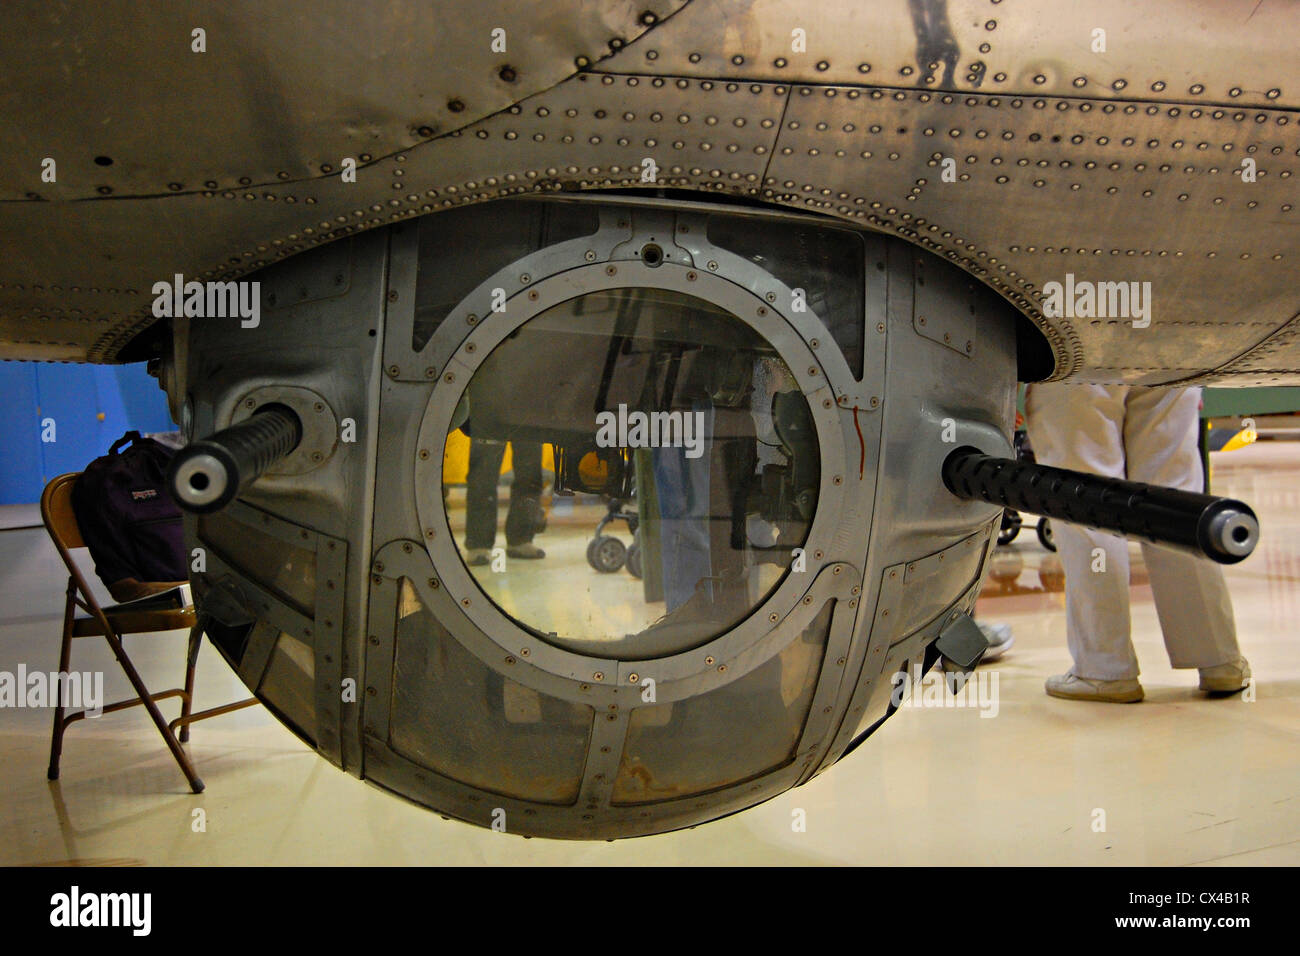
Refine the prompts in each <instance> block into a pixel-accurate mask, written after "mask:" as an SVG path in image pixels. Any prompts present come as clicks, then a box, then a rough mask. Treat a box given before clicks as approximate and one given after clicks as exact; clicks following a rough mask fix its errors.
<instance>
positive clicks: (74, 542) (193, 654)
mask: <svg viewBox="0 0 1300 956" xmlns="http://www.w3.org/2000/svg"><path fill="white" fill-rule="evenodd" d="M79 475H80V472H70V473H69V474H66V475H59V476H58V477H57V478H54V479H51V481H50V483H49V484H47V485H46V486H45V490H44V491H43V492H42V493H41V520H42V521H44V522H45V529H46V530H47V531H49V533H50V538H51V539H52V540H53V541H54V547H55V548H56V549H57V550H58V552H59V557H60V558H62V559H63V563H64V564H65V565H66V566H67V568H68V587H67V599H66V600H65V602H64V605H63V645H62V649H61V651H60V654H59V673H67V672H68V667H69V666H70V663H71V660H70V659H71V656H72V640H73V638H77V637H96V636H102V637H103V638H105V639H106V640H107V641H108V646H109V647H110V648H111V649H112V651H113V656H114V657H116V658H117V661H118V663H119V664H121V665H122V670H123V671H124V672H125V673H126V677H127V680H129V681H130V682H131V686H132V687H133V688H135V692H136V694H137V695H138V696H136V697H132V698H130V699H129V700H123V701H119V702H117V703H115V704H109V705H107V706H105V707H104V709H103V713H105V714H108V713H112V712H113V711H117V710H125V709H126V708H128V707H135V706H137V705H143V706H144V708H145V710H147V711H148V712H149V716H150V718H152V719H153V722H154V724H155V725H156V726H157V727H158V732H159V733H160V734H162V736H163V740H164V742H166V744H167V749H168V750H170V751H171V753H172V756H173V757H175V758H176V762H177V763H178V764H179V765H180V768H181V772H182V773H184V774H185V779H186V780H188V781H189V785H190V789H191V790H193V791H194V792H195V793H202V792H203V781H202V780H200V779H199V776H198V774H196V773H195V772H194V766H193V764H191V763H190V758H189V757H188V756H187V755H186V753H185V751H184V750H182V749H181V743H183V742H185V741H187V740H188V739H189V725H190V724H192V723H194V722H195V721H197V720H204V719H206V718H208V717H216V716H218V715H219V714H226V713H230V712H231V711H234V710H239V709H241V708H244V707H251V706H252V705H254V704H256V703H257V702H258V701H257V699H256V698H249V699H247V700H242V701H237V702H235V703H233V704H226V705H224V706H222V707H214V708H212V709H211V710H205V711H201V712H199V713H197V714H196V713H192V712H191V705H192V703H193V696H194V668H195V665H196V664H197V663H198V656H199V648H200V647H201V645H202V641H203V629H204V624H205V621H204V620H203V617H202V615H197V614H195V611H194V608H193V607H188V608H183V609H167V610H145V611H142V610H131V609H129V608H114V607H109V608H101V607H100V606H99V602H98V601H96V600H95V596H94V595H93V594H92V593H91V590H90V588H89V587H88V586H87V584H86V579H85V578H84V577H83V576H82V574H81V570H80V569H79V568H78V567H77V564H76V562H75V561H74V560H73V558H72V550H73V549H74V548H84V547H85V546H86V544H85V541H84V540H82V537H81V531H80V529H79V528H78V527H77V517H76V514H75V513H74V512H73V510H72V486H73V484H74V483H75V482H76V480H77V478H78V476H79ZM78 608H80V609H81V610H82V611H85V612H86V613H87V614H88V615H90V616H89V617H78V616H77V609H78ZM180 628H189V631H190V637H189V646H188V649H187V653H186V658H185V687H184V689H183V690H182V689H181V688H172V689H171V690H165V691H162V692H160V693H157V694H151V693H149V689H148V688H147V687H145V685H144V681H143V680H141V679H140V675H139V673H138V672H137V671H136V669H135V665H133V664H132V663H131V659H130V658H129V657H128V656H127V653H126V649H125V648H124V647H123V646H122V638H123V636H124V635H126V634H146V633H154V632H159V631H174V630H178V629H180ZM61 683H62V682H58V683H56V688H57V689H56V690H55V701H54V734H53V737H52V739H51V741H50V769H49V779H51V780H57V779H59V757H60V755H61V754H62V752H63V734H64V732H65V731H66V730H67V728H68V726H69V725H70V724H72V723H74V722H75V721H78V720H81V719H82V718H84V717H85V716H86V712H85V711H78V712H76V713H74V714H68V715H67V716H66V717H65V716H64V713H63V711H64V702H63V699H62V696H61V691H62V688H61V687H59V686H58V684H61ZM168 697H179V698H180V699H181V715H180V717H178V718H177V719H176V720H174V721H172V722H171V723H170V724H168V723H167V722H166V720H164V719H163V715H162V712H161V711H159V710H158V704H157V702H158V701H160V700H165V699H166V698H168ZM177 727H179V728H180V731H181V733H180V739H179V740H177V737H176V728H177Z"/></svg>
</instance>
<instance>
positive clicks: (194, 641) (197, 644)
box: [179, 614, 207, 743]
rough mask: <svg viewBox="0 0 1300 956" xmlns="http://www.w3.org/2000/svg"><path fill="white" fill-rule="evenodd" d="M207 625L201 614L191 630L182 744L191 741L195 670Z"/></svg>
mask: <svg viewBox="0 0 1300 956" xmlns="http://www.w3.org/2000/svg"><path fill="white" fill-rule="evenodd" d="M206 623H207V622H206V621H205V620H204V618H203V615H202V614H200V615H199V616H198V617H197V618H196V619H195V621H194V626H193V627H192V628H190V641H189V646H188V647H187V648H186V653H185V697H184V699H183V701H182V703H181V719H180V727H181V735H180V738H179V739H180V742H181V743H187V742H188V741H189V739H190V720H189V716H190V714H191V713H192V712H193V710H194V669H195V667H196V666H197V664H198V662H199V650H200V649H201V648H202V646H203V629H204V626H205V625H206Z"/></svg>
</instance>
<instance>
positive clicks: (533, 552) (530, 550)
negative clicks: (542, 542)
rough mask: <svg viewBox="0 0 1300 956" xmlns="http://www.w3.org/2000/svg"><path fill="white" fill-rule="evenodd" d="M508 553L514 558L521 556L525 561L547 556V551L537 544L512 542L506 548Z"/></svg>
mask: <svg viewBox="0 0 1300 956" xmlns="http://www.w3.org/2000/svg"><path fill="white" fill-rule="evenodd" d="M506 554H508V555H509V556H510V557H512V558H521V559H523V560H524V561H535V560H536V559H538V558H544V557H546V552H545V551H543V550H542V549H541V548H539V547H538V546H537V545H535V544H512V545H511V546H510V547H508V548H506Z"/></svg>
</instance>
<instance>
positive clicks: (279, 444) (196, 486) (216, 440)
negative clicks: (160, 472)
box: [167, 405, 302, 514]
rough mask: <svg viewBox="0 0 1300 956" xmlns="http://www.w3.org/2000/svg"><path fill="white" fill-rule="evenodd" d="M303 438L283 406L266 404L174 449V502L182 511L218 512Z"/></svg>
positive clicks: (171, 473) (170, 485)
mask: <svg viewBox="0 0 1300 956" xmlns="http://www.w3.org/2000/svg"><path fill="white" fill-rule="evenodd" d="M300 441H302V422H300V421H299V420H298V416H297V415H296V414H294V412H293V411H292V410H290V409H289V408H287V407H286V406H284V405H265V406H263V407H262V408H259V409H258V410H257V411H256V412H254V413H253V415H252V417H251V418H249V419H247V420H246V421H242V422H240V423H239V424H238V425H231V426H230V427H229V428H225V429H222V430H221V431H219V432H217V433H216V434H215V435H212V436H210V437H208V438H204V439H203V440H201V441H196V442H192V443H190V444H189V445H186V446H185V447H184V448H182V449H181V450H180V451H178V452H177V453H176V455H175V457H173V458H172V462H171V467H170V468H169V469H168V471H167V485H168V488H169V489H170V491H171V494H172V498H173V499H175V501H176V504H177V505H179V506H180V507H181V508H183V509H185V510H186V511H192V512H196V513H200V514H203V513H207V512H212V511H218V510H220V509H221V508H224V507H225V506H226V505H227V504H229V503H230V502H231V501H233V500H234V499H235V497H236V496H237V495H238V494H239V493H240V491H241V490H242V489H243V488H245V487H246V486H247V485H248V484H250V483H251V482H253V481H254V480H256V479H257V478H258V476H259V475H261V474H262V473H263V472H265V471H266V470H267V469H268V468H270V467H271V466H272V465H274V464H275V463H276V462H277V461H280V460H281V459H282V458H284V457H285V456H286V455H288V454H290V453H291V452H292V451H293V450H294V449H295V448H297V447H298V443H299V442H300Z"/></svg>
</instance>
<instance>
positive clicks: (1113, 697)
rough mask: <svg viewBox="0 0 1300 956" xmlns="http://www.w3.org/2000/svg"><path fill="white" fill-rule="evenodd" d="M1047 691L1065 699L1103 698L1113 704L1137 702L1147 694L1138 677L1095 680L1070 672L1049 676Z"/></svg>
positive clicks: (1102, 699) (1051, 694) (1053, 695)
mask: <svg viewBox="0 0 1300 956" xmlns="http://www.w3.org/2000/svg"><path fill="white" fill-rule="evenodd" d="M1047 693H1048V694H1049V695H1050V696H1052V697H1060V698H1063V699H1065V700H1101V701H1106V702H1107V703H1111V704H1136V703H1137V702H1138V701H1140V700H1141V699H1142V698H1143V697H1144V696H1146V695H1145V694H1144V693H1143V691H1142V685H1141V684H1139V683H1138V680H1137V678H1136V677H1134V678H1130V679H1129V680H1093V679H1092V678H1089V677H1080V676H1079V675H1078V674H1069V673H1067V674H1058V675H1057V676H1055V677H1049V678H1047Z"/></svg>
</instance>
